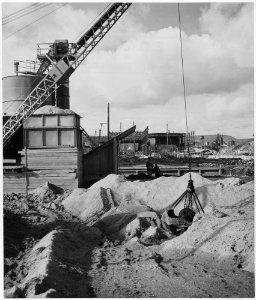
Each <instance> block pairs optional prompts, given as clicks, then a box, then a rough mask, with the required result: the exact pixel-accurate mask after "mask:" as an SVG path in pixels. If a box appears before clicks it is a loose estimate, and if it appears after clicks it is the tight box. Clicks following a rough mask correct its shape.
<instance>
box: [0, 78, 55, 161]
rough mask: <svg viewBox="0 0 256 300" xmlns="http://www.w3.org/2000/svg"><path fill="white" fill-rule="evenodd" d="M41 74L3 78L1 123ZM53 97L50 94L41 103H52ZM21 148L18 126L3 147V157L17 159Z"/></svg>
mask: <svg viewBox="0 0 256 300" xmlns="http://www.w3.org/2000/svg"><path fill="white" fill-rule="evenodd" d="M42 78H43V77H42V76H36V75H19V76H7V77H4V78H3V85H2V86H3V105H2V109H3V124H4V123H5V122H6V121H7V120H8V119H9V117H10V116H12V115H13V114H14V113H15V112H16V111H17V109H18V107H19V106H20V105H21V104H22V102H23V101H24V100H25V99H26V97H27V96H28V95H29V94H30V92H31V91H32V90H33V89H34V87H35V86H36V85H37V84H38V83H39V81H40V80H42ZM53 99H54V97H53V96H50V97H49V98H48V99H47V100H46V101H45V102H44V104H43V105H46V104H48V105H53V104H54V102H53ZM22 149H23V128H22V127H21V128H19V129H18V130H17V131H16V132H15V134H14V135H13V136H12V138H11V140H10V141H9V142H8V144H7V145H6V146H5V147H4V150H3V156H4V159H18V160H19V157H20V155H19V154H18V151H21V150H22Z"/></svg>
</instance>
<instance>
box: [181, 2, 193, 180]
mask: <svg viewBox="0 0 256 300" xmlns="http://www.w3.org/2000/svg"><path fill="white" fill-rule="evenodd" d="M178 14H179V32H180V56H181V68H182V84H183V98H184V106H185V116H186V130H187V144H188V169H189V178H190V180H191V155H190V149H189V139H188V117H187V101H186V86H185V75H184V60H183V47H182V37H181V19H180V5H179V3H178Z"/></svg>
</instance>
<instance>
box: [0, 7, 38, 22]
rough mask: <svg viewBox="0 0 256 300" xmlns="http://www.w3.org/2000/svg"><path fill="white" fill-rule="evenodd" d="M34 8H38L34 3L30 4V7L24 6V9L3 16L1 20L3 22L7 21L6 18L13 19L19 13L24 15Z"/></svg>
mask: <svg viewBox="0 0 256 300" xmlns="http://www.w3.org/2000/svg"><path fill="white" fill-rule="evenodd" d="M35 6H38V3H34V4H31V5H29V6H26V7H24V8H21V9H19V10H17V11H15V12H13V13H11V14H9V15H7V16H5V17H3V18H2V20H3V21H5V20H6V19H8V18H11V17H12V18H13V17H15V15H18V14H20V13H24V12H25V11H26V10H30V9H31V8H33V7H35Z"/></svg>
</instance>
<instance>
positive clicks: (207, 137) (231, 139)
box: [195, 134, 237, 144]
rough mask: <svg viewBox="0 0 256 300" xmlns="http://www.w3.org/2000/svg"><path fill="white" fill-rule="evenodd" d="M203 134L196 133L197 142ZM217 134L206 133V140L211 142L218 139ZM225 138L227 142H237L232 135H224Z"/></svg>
mask: <svg viewBox="0 0 256 300" xmlns="http://www.w3.org/2000/svg"><path fill="white" fill-rule="evenodd" d="M201 137H202V135H195V142H200V141H201ZM216 137H217V134H210V135H204V142H205V143H206V142H209V143H210V144H211V143H212V142H213V141H214V140H215V139H216ZM223 140H224V142H225V143H228V142H229V141H235V142H237V139H236V138H234V137H233V136H230V135H223Z"/></svg>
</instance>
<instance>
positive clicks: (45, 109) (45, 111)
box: [34, 105, 76, 115]
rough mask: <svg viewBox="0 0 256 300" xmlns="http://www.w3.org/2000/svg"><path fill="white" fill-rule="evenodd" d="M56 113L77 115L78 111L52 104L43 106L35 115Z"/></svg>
mask: <svg viewBox="0 0 256 300" xmlns="http://www.w3.org/2000/svg"><path fill="white" fill-rule="evenodd" d="M56 114H60V115H75V114H76V113H75V112H73V110H71V109H62V108H59V107H56V106H52V105H45V106H42V107H40V108H38V109H37V110H36V111H35V112H34V115H56Z"/></svg>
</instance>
